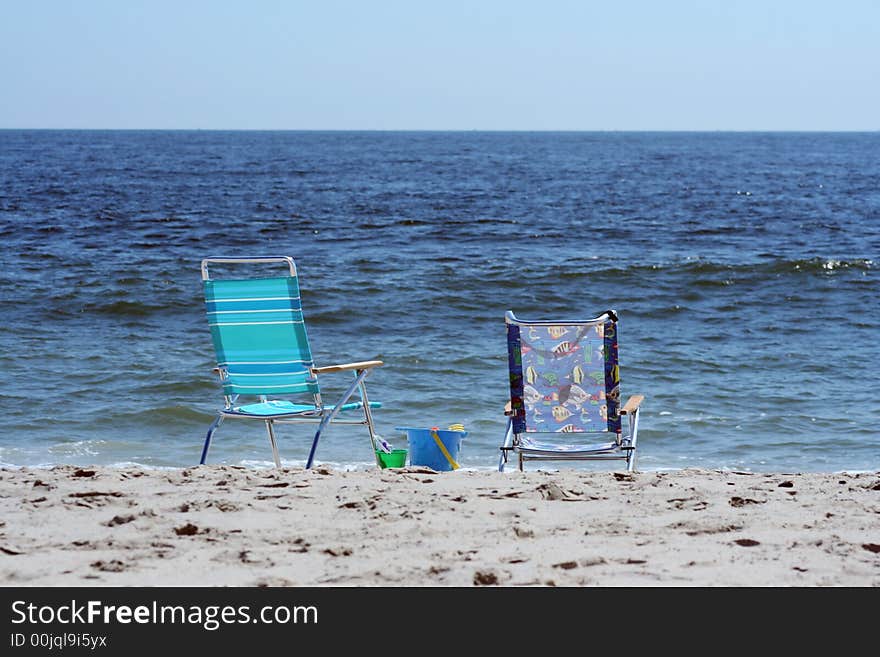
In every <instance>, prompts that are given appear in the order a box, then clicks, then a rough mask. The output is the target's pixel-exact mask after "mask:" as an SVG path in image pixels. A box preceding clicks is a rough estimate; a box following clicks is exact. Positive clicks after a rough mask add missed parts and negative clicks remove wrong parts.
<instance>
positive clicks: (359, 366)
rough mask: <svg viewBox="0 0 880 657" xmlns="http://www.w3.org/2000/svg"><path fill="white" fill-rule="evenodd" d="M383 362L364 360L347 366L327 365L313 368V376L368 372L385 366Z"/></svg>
mask: <svg viewBox="0 0 880 657" xmlns="http://www.w3.org/2000/svg"><path fill="white" fill-rule="evenodd" d="M384 364H385V363H383V362H382V361H381V360H362V361H360V362H357V363H346V364H345V365H327V366H326V367H313V368H312V373H313V374H330V373H331V372H342V371H344V370H368V369H370V368H371V367H379V366H380V365H384Z"/></svg>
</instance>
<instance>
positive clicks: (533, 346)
mask: <svg viewBox="0 0 880 657" xmlns="http://www.w3.org/2000/svg"><path fill="white" fill-rule="evenodd" d="M507 350H508V363H509V367H510V397H511V409H512V412H513V430H514V432H515V433H522V432H524V431H526V432H543V433H548V432H561V433H568V432H595V431H611V432H615V433H620V415H619V414H618V408H619V393H620V374H619V369H618V366H617V322H616V321H613V320H612V319H608V320H607V321H606V320H602V321H594V322H584V323H577V324H575V323H567V322H566V323H560V324H552V323H550V322H536V323H533V324H529V323H527V322H520V321H518V320H515V321H511V320H510V318H508V321H507Z"/></svg>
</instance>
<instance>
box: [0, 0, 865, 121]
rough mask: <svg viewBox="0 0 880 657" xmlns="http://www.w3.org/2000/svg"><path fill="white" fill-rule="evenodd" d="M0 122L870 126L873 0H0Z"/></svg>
mask: <svg viewBox="0 0 880 657" xmlns="http://www.w3.org/2000/svg"><path fill="white" fill-rule="evenodd" d="M0 128H183V129H187V128H201V129H343V130H344V129H368V130H372V129H379V130H395V129H415V130H432V129H440V130H472V129H479V130H877V129H880V1H878V0H838V1H837V2H814V1H812V0H802V1H800V2H797V1H794V0H741V1H738V0H724V1H716V0H705V1H696V0H692V1H677V0H666V1H665V2H648V1H643V0H614V1H613V2H612V1H609V0H602V1H591V0H584V1H581V2H564V1H557V0H540V1H538V0H535V1H533V2H518V1H516V0H504V1H502V0H483V1H480V0H471V1H469V2H460V1H458V0H439V1H437V2H420V1H419V0H409V1H407V2H404V1H396V0H394V1H383V0H372V1H371V2H348V1H343V0H306V1H297V0H289V1H286V2H283V1H279V0H247V1H241V2H229V1H224V0H215V1H213V2H207V1H192V2H188V1H187V0H175V1H173V2H168V1H165V0H153V1H150V2H147V1H137V0H131V1H128V2H126V1H115V2H113V1H109V0H100V1H99V0H79V1H75V0H68V1H61V0H55V1H53V0H33V1H29V2H28V1H21V2H18V1H16V0H0Z"/></svg>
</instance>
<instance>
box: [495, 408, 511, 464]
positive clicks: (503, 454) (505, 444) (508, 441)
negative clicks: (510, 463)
mask: <svg viewBox="0 0 880 657" xmlns="http://www.w3.org/2000/svg"><path fill="white" fill-rule="evenodd" d="M512 442H513V420H512V419H511V418H508V419H507V429H506V430H505V432H504V442H503V443H501V458H499V459H498V472H504V466H505V465H507V449H506V448H507V447H510V445H511V443H512Z"/></svg>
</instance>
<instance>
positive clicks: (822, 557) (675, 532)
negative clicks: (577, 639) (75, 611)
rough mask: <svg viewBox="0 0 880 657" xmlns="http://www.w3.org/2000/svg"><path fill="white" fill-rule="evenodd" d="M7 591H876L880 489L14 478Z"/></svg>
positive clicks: (5, 533) (2, 559)
mask: <svg viewBox="0 0 880 657" xmlns="http://www.w3.org/2000/svg"><path fill="white" fill-rule="evenodd" d="M0 582H2V584H3V585H4V586H35V585H43V586H95V585H99V586H103V585H107V586H128V585H140V586H143V585H146V586H152V585H163V586H193V585H211V586H213V585H232V586H239V585H268V586H290V585H297V586H306V585H309V586H377V585H387V586H473V585H500V586H517V585H525V586H544V585H556V586H591V585H600V586H654V585H663V586H691V585H708V586H713V585H716V586H814V585H818V586H878V585H880V473H862V474H753V473H738V472H721V471H710V470H682V471H674V472H642V473H635V474H632V475H630V474H626V473H622V472H618V473H612V472H585V471H582V470H581V471H578V470H565V469H562V470H559V471H555V472H543V471H532V472H526V473H519V472H516V471H513V472H507V473H504V474H500V473H496V472H483V471H480V472H476V471H464V472H462V471H458V472H445V473H434V472H432V471H430V470H427V469H424V468H405V469H401V470H385V471H379V470H372V471H351V472H347V471H335V470H329V469H327V468H324V467H317V468H315V469H313V470H310V471H307V470H302V469H293V468H291V469H281V470H274V469H265V470H255V469H246V468H241V467H233V466H200V467H192V468H186V469H180V470H142V469H137V468H107V467H82V468H81V467H75V466H60V467H55V468H51V469H34V468H23V469H2V470H0Z"/></svg>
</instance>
